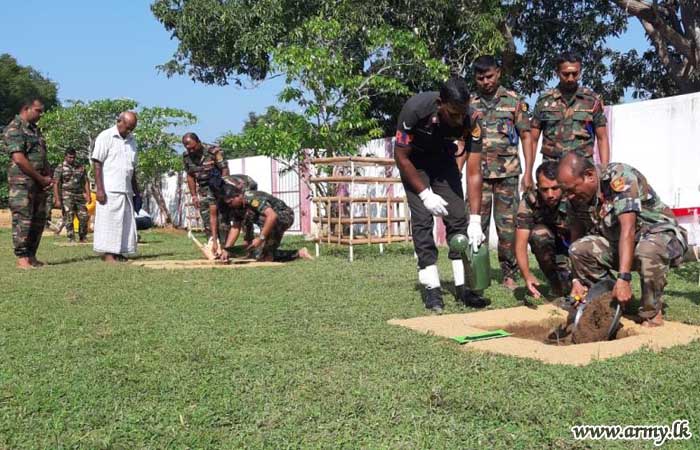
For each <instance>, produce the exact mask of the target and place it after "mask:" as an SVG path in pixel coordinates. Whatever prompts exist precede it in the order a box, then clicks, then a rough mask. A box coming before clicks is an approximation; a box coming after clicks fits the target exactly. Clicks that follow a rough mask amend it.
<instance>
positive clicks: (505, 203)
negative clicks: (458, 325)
mask: <svg viewBox="0 0 700 450" xmlns="http://www.w3.org/2000/svg"><path fill="white" fill-rule="evenodd" d="M470 104H471V107H472V109H474V110H476V111H478V112H479V113H480V114H479V115H480V117H481V121H482V125H483V133H484V134H483V135H482V136H483V143H482V151H481V167H482V175H483V179H484V181H483V185H482V188H481V228H482V230H483V232H484V234H485V235H486V242H488V239H489V238H488V236H489V229H490V225H491V207H492V205H493V219H494V221H495V222H496V232H497V234H498V261H499V262H500V265H501V272H502V273H503V277H504V278H513V279H515V278H516V277H517V273H518V266H517V263H516V261H515V254H514V251H513V244H514V242H515V214H516V211H517V209H518V197H519V194H518V176H519V175H520V173H521V172H522V171H521V169H520V158H519V157H518V140H519V134H520V133H522V132H523V131H529V130H530V120H529V117H528V113H527V110H528V106H527V103H525V101H524V100H523V99H522V97H520V96H519V95H518V94H516V93H515V92H513V91H509V90H507V89H505V88H504V87H503V86H499V88H498V90H497V91H496V93H495V94H494V97H493V98H492V99H487V98H484V97H480V96H478V95H476V94H474V95H472V97H471V100H470Z"/></svg>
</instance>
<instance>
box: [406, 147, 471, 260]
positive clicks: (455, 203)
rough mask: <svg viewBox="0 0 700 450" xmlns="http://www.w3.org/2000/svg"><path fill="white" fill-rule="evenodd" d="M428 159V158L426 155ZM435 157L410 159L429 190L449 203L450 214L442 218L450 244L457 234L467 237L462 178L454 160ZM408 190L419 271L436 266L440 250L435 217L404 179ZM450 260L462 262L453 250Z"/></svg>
mask: <svg viewBox="0 0 700 450" xmlns="http://www.w3.org/2000/svg"><path fill="white" fill-rule="evenodd" d="M426 156H427V155H426ZM432 156H434V158H431V160H428V161H426V159H427V158H415V159H414V158H411V160H412V162H413V164H414V166H415V167H416V170H417V171H418V175H419V176H420V178H421V180H422V181H423V183H425V185H426V186H428V187H430V188H431V190H432V191H433V193H435V194H437V195H439V196H440V197H442V198H443V200H445V201H446V202H447V206H445V209H447V215H446V216H444V217H442V220H443V222H444V223H445V228H446V229H447V241H448V242H449V240H450V239H451V238H452V236H454V235H455V234H463V235H465V236H466V235H467V225H468V220H467V205H466V203H465V201H464V190H463V189H462V175H461V173H460V172H459V169H458V168H457V162H456V161H455V158H454V157H452V156H450V155H448V154H446V153H442V154H439V155H435V154H433V155H432ZM401 181H402V183H403V186H404V190H405V191H406V198H407V200H408V208H409V209H410V210H411V231H412V233H413V247H414V248H415V250H416V255H418V268H419V269H424V268H426V267H427V266H430V265H433V264H435V263H437V258H438V250H437V246H436V245H435V239H434V238H433V225H434V223H435V222H434V219H433V215H432V214H431V213H430V211H428V210H427V209H426V207H425V206H424V205H423V200H421V199H420V197H419V196H418V194H420V193H419V192H415V191H414V190H413V188H412V187H411V186H409V184H408V183H407V182H406V180H405V179H404V178H403V176H402V177H401ZM447 256H448V258H450V259H461V255H460V254H459V252H453V251H450V252H449V253H448V255H447Z"/></svg>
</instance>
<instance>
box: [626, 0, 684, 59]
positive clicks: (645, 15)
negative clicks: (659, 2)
mask: <svg viewBox="0 0 700 450" xmlns="http://www.w3.org/2000/svg"><path fill="white" fill-rule="evenodd" d="M614 1H615V3H616V4H617V5H618V6H619V7H620V8H622V9H624V10H625V11H626V12H628V13H629V14H631V15H633V16H635V17H637V18H638V19H639V20H640V21H641V20H643V21H645V22H646V23H648V24H649V26H651V27H652V28H653V29H654V30H655V31H656V32H657V35H658V36H657V38H662V39H663V40H664V41H667V42H668V43H669V44H670V45H672V46H673V47H674V48H675V49H676V51H677V52H679V53H681V54H682V55H683V56H685V57H686V58H691V57H692V56H691V53H692V50H691V45H690V41H689V40H688V39H686V38H685V37H684V36H683V35H681V34H680V33H678V32H677V31H676V30H674V29H673V27H671V26H669V25H668V24H667V23H666V22H665V20H664V18H663V17H660V16H659V13H658V12H659V9H658V8H657V7H656V6H655V5H656V2H655V3H654V4H648V3H645V2H642V1H639V0H614ZM669 13H670V14H674V13H673V12H671V11H669ZM644 29H645V30H647V27H645V28H644ZM647 34H648V30H647ZM665 45H666V44H665V43H664V46H665Z"/></svg>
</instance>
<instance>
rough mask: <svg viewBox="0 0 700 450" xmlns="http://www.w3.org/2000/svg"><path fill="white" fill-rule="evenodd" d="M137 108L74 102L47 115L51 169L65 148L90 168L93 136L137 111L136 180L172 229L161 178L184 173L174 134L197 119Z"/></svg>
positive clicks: (119, 102)
mask: <svg viewBox="0 0 700 450" xmlns="http://www.w3.org/2000/svg"><path fill="white" fill-rule="evenodd" d="M138 106H139V104H138V102H136V101H134V100H128V99H104V100H95V101H91V102H81V101H73V102H69V103H68V106H66V107H65V108H57V109H55V110H53V111H51V112H49V113H47V114H45V115H44V116H43V117H42V118H41V121H40V122H39V125H40V126H41V128H42V131H43V133H44V136H45V138H46V144H47V148H48V155H49V160H50V162H51V163H52V165H56V164H58V163H59V162H60V161H62V160H63V155H64V153H65V150H67V149H69V148H74V149H75V150H76V151H77V152H78V157H79V159H80V160H81V161H82V162H83V163H88V161H89V157H90V153H91V152H92V149H93V147H94V144H95V139H96V138H97V135H98V134H100V133H101V132H102V131H103V130H105V129H107V128H109V127H111V126H113V125H114V124H115V121H116V119H117V117H118V116H119V113H120V112H122V111H127V110H137V111H138V115H139V122H138V126H137V127H136V130H135V131H134V135H135V137H136V140H137V142H138V148H139V155H138V158H139V164H138V178H139V181H140V183H141V187H142V189H144V192H145V191H150V192H151V193H152V194H153V197H154V198H155V199H156V202H157V204H158V207H159V209H160V210H161V211H162V212H163V214H164V215H165V221H166V223H167V224H171V223H172V218H171V215H170V212H169V210H168V207H167V205H166V204H165V201H164V199H163V193H162V186H161V179H162V177H163V175H165V174H166V173H168V172H170V171H174V170H181V169H182V160H181V157H180V155H179V154H178V153H177V150H176V145H177V144H178V143H179V141H180V137H179V136H178V135H176V134H174V133H173V132H172V129H173V128H176V127H180V126H188V125H191V124H193V123H195V122H196V120H197V118H196V117H195V116H194V115H192V114H190V113H189V112H187V111H183V110H180V109H174V108H163V107H152V108H149V107H145V108H141V109H140V110H139V109H138Z"/></svg>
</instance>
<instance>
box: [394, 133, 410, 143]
mask: <svg viewBox="0 0 700 450" xmlns="http://www.w3.org/2000/svg"><path fill="white" fill-rule="evenodd" d="M411 141H413V136H412V135H410V134H409V133H406V132H405V131H401V130H398V131H397V132H396V143H397V144H398V145H410V144H411Z"/></svg>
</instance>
